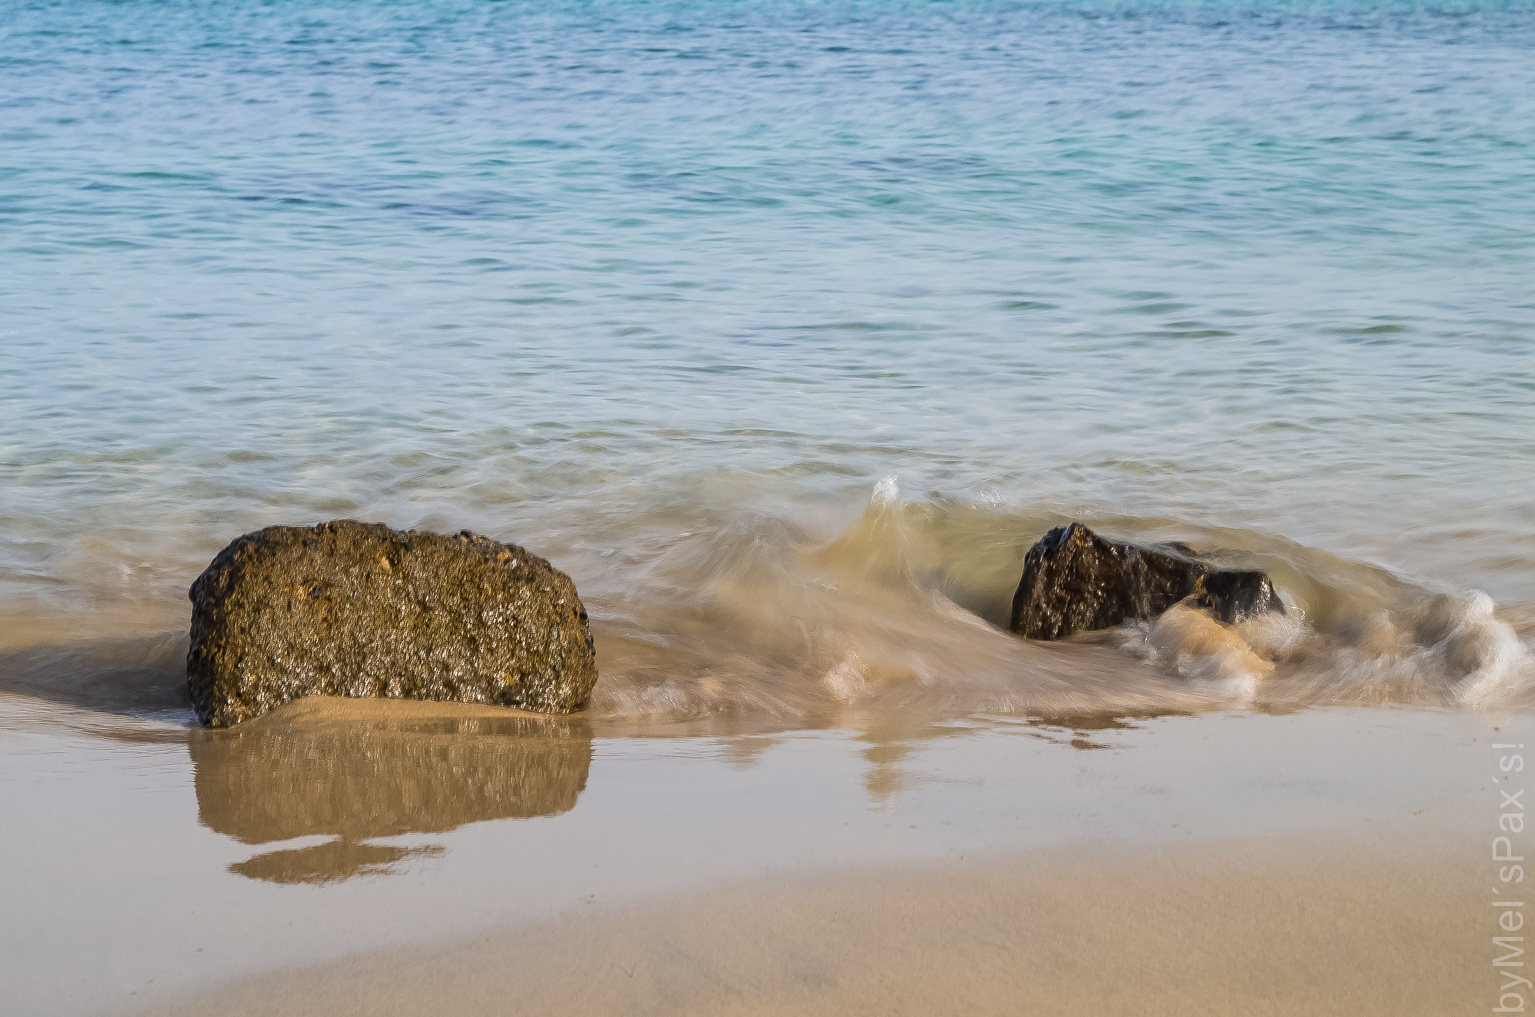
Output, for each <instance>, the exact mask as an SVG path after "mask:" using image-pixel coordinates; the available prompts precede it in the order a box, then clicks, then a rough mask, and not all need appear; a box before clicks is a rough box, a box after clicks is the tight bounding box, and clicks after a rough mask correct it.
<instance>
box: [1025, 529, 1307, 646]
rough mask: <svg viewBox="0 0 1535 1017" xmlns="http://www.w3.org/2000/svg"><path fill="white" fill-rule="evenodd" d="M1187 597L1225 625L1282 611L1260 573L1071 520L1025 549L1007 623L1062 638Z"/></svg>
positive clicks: (1031, 634)
mask: <svg viewBox="0 0 1535 1017" xmlns="http://www.w3.org/2000/svg"><path fill="white" fill-rule="evenodd" d="M1186 597H1194V598H1196V603H1197V604H1198V605H1199V606H1201V607H1207V608H1209V609H1210V610H1211V612H1212V613H1213V614H1214V615H1215V616H1216V617H1218V618H1220V619H1221V620H1222V621H1225V622H1228V623H1229V622H1233V621H1239V620H1241V619H1242V618H1245V617H1247V616H1248V615H1250V614H1254V613H1256V612H1259V611H1280V612H1283V611H1284V606H1283V604H1281V603H1280V600H1279V596H1278V594H1276V593H1275V592H1274V587H1273V584H1272V583H1271V582H1269V578H1268V576H1266V575H1264V574H1263V573H1262V572H1256V571H1236V570H1229V569H1211V568H1209V567H1208V566H1206V565H1205V564H1203V563H1201V562H1200V561H1199V560H1198V559H1197V558H1195V557H1194V554H1193V552H1192V551H1191V550H1190V549H1189V548H1187V547H1185V546H1183V545H1179V544H1169V545H1163V546H1162V547H1159V548H1150V547H1140V546H1137V545H1135V544H1126V543H1122V542H1120V541H1117V540H1106V539H1104V538H1103V537H1100V536H1098V535H1097V534H1096V533H1094V532H1093V531H1092V530H1090V529H1088V528H1087V527H1085V526H1083V525H1082V524H1081V523H1072V524H1071V525H1070V526H1057V527H1056V528H1055V529H1053V530H1051V531H1050V532H1049V533H1047V534H1045V535H1044V536H1043V537H1041V538H1040V540H1039V542H1038V543H1037V544H1035V545H1034V546H1033V547H1031V548H1029V553H1028V555H1027V556H1026V557H1025V558H1024V563H1023V580H1022V581H1021V582H1020V583H1019V584H1018V592H1017V593H1016V594H1015V595H1014V596H1013V614H1012V621H1011V624H1010V626H1009V627H1010V628H1011V629H1012V631H1014V632H1017V633H1020V634H1022V635H1024V636H1027V637H1028V638H1030V639H1062V638H1064V637H1066V636H1069V635H1071V634H1072V633H1073V632H1082V631H1085V630H1089V629H1102V628H1108V627H1109V626H1111V625H1118V624H1119V623H1120V622H1122V621H1124V620H1125V619H1126V618H1143V619H1144V618H1155V617H1156V616H1157V615H1159V614H1161V613H1162V612H1163V611H1166V610H1167V609H1168V608H1170V607H1172V606H1173V605H1174V604H1176V603H1178V602H1179V601H1181V600H1183V599H1184V598H1186Z"/></svg>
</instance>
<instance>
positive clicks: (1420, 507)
mask: <svg viewBox="0 0 1535 1017" xmlns="http://www.w3.org/2000/svg"><path fill="white" fill-rule="evenodd" d="M1532 53H1535V6H1532V5H1531V4H1529V3H1525V2H1492V0H1486V2H1481V0H1448V2H1444V3H1432V4H1431V3H1391V2H1386V3H1350V2H1334V3H1328V2H1324V3H1316V4H1305V3H1281V2H1256V3H1251V2H1234V0H1233V2H1211V3H1176V2H1153V0H1129V2H1120V3H1108V2H1104V3H1096V2H1071V0H1061V2H1030V3H1000V2H977V0H956V2H934V3H918V2H894V0H892V2H852V0H828V2H820V3H788V2H776V0H750V2H746V0H742V2H691V3H688V2H654V3H651V2H623V0H615V2H590V3H576V2H538V3H532V2H526V3H524V2H501V3H497V2H484V0H474V2H469V0H464V2H456V0H431V2H417V3H410V4H392V3H381V2H363V0H357V2H336V3H312V2H287V3H255V2H236V0H229V2H221V3H218V4H207V3H191V2H183V3H157V4H119V3H105V2H101V3H97V2H89V0H80V2H71V3H41V2H24V0H17V2H14V3H10V4H6V5H5V6H4V8H3V9H0V627H3V628H4V629H5V635H4V639H3V643H4V646H5V647H6V648H7V649H6V651H5V652H6V658H5V662H4V666H3V668H0V670H3V671H4V672H5V676H6V677H5V679H4V680H5V681H6V683H7V687H8V688H10V689H11V690H13V691H22V692H27V693H29V694H31V695H33V696H39V697H41V698H42V699H43V700H44V701H56V702H71V703H85V704H95V705H96V706H106V707H108V708H110V709H121V710H127V711H129V712H135V711H136V712H139V713H144V714H150V715H157V716H164V717H168V718H180V721H181V722H186V721H189V720H190V714H189V713H188V712H187V711H186V706H185V698H184V693H183V692H182V691H181V689H180V683H181V677H180V674H181V672H180V667H181V663H180V660H181V655H182V654H183V653H184V652H185V641H184V639H185V630H186V617H187V613H188V607H187V604H186V601H185V590H186V587H187V585H188V584H189V583H190V581H191V580H192V579H193V578H194V577H195V576H196V575H197V573H198V572H199V571H200V570H201V568H202V567H203V566H204V565H205V564H206V563H207V561H208V560H209V559H210V558H211V557H212V555H213V554H214V553H216V552H217V550H218V549H219V548H220V547H222V546H223V545H224V544H225V543H227V542H228V541H229V540H230V539H232V538H233V537H235V536H238V535H239V534H241V533H243V532H246V531H248V530H251V529H255V528H257V527H260V526H263V525H268V524H273V523H293V524H301V523H311V522H316V521H320V520H324V519H329V518H336V517H352V518H361V519H369V520H377V521H382V522H387V523H389V524H391V525H394V526H399V527H418V528H426V529H434V530H458V529H461V528H465V527H468V528H473V529H476V530H479V531H482V532H485V533H487V534H490V535H492V536H495V537H497V538H500V539H504V540H509V541H515V542H517V543H520V544H523V545H525V546H527V547H528V548H530V549H532V550H534V551H535V552H537V553H539V554H543V555H545V556H547V557H549V558H550V559H551V560H552V561H553V562H554V564H556V565H557V566H558V567H560V568H562V569H564V570H566V571H567V572H569V573H570V574H571V575H572V576H573V578H574V579H575V580H576V582H577V584H578V587H579V589H580V591H581V593H582V596H583V599H584V601H585V603H586V606H587V608H588V610H589V611H590V613H591V616H592V618H593V620H594V627H595V633H596V637H597V643H598V649H599V655H600V656H599V662H600V664H601V667H602V673H603V680H602V682H601V683H600V684H599V686H598V693H597V696H596V699H595V701H594V710H595V711H596V713H597V715H599V716H606V717H609V718H615V719H632V720H636V721H638V722H645V721H646V719H647V718H671V719H679V718H681V719H689V720H699V719H709V718H715V719H718V718H735V722H739V723H747V722H748V721H749V720H750V719H751V718H756V719H757V720H766V721H767V722H769V723H773V724H787V725H790V726H796V725H806V724H812V725H820V724H834V723H837V718H838V717H839V716H843V715H844V714H845V713H846V711H848V710H856V709H861V708H866V707H870V706H882V707H888V708H890V709H896V710H906V709H910V710H922V709H929V710H937V711H939V712H948V713H954V712H959V713H970V712H974V711H978V710H980V711H992V712H995V713H1003V714H1006V713H1025V714H1026V713H1029V712H1031V711H1046V712H1049V711H1094V710H1107V711H1124V710H1145V711H1152V712H1155V711H1159V710H1168V709H1179V710H1186V709H1202V708H1206V707H1231V706H1237V707H1246V706H1265V705H1269V706H1275V707H1282V706H1287V705H1293V704H1296V703H1301V704H1305V703H1315V702H1348V703H1374V702H1417V703H1429V704H1436V705H1438V704H1446V705H1448V704H1470V705H1477V704H1488V703H1493V704H1517V703H1520V702H1524V701H1526V700H1527V699H1528V698H1529V695H1530V692H1529V690H1530V688H1531V686H1532V685H1535V664H1532V656H1531V654H1532V651H1531V644H1530V642H1529V640H1530V639H1531V638H1532V636H1535V59H1532V57H1531V54H1532ZM1071 519H1078V520H1081V521H1083V522H1085V523H1087V524H1089V525H1091V526H1094V527H1095V528H1097V529H1099V530H1100V531H1102V532H1104V533H1105V534H1106V535H1109V536H1114V537H1121V538H1129V539H1146V540H1167V539H1177V540H1184V541H1187V542H1189V543H1190V544H1192V545H1193V546H1195V547H1196V548H1198V549H1199V550H1200V551H1202V552H1205V553H1208V554H1212V555H1215V556H1216V557H1223V558H1224V559H1225V560H1229V561H1231V562H1233V563H1239V564H1244V565H1249V566H1254V567H1262V568H1265V569H1267V570H1268V571H1270V573H1271V574H1272V575H1273V576H1274V577H1275V580H1276V583H1277V585H1278V586H1279V588H1280V590H1281V594H1282V596H1283V597H1284V598H1285V600H1286V604H1287V609H1288V610H1287V612H1286V614H1285V616H1284V617H1283V618H1282V619H1280V618H1268V619H1259V620H1257V621H1254V622H1251V623H1247V624H1245V625H1242V626H1236V627H1229V626H1221V625H1219V623H1217V622H1215V621H1213V620H1211V619H1209V618H1207V617H1205V616H1202V615H1198V614H1197V613H1195V612H1190V611H1187V610H1183V609H1180V610H1179V611H1178V612H1174V613H1173V614H1172V615H1169V616H1168V617H1167V618H1164V619H1162V620H1160V621H1158V622H1155V623H1146V624H1142V625H1130V626H1126V627H1124V628H1122V629H1118V630H1113V631H1110V632H1108V633H1103V634H1100V635H1098V636H1095V637H1092V638H1088V639H1085V640H1079V641H1075V642H1069V643H1066V644H1062V645H1059V646H1038V645H1030V644H1026V643H1025V642H1024V641H1022V640H1019V639H1017V638H1015V637H1013V636H1011V635H1009V634H1007V633H1006V632H1005V631H1003V625H1004V624H1005V621H1006V609H1007V603H1008V601H1009V599H1010V597H1011V594H1012V590H1013V588H1014V586H1016V584H1017V582H1018V577H1019V573H1020V571H1021V567H1022V565H1021V563H1022V556H1023V553H1024V551H1025V550H1026V549H1027V547H1028V546H1029V545H1030V544H1031V543H1032V542H1033V541H1034V540H1036V539H1038V537H1039V536H1040V535H1042V534H1043V533H1044V531H1045V530H1046V529H1048V528H1049V527H1050V526H1053V525H1057V524H1060V523H1063V522H1066V521H1069V520H1071Z"/></svg>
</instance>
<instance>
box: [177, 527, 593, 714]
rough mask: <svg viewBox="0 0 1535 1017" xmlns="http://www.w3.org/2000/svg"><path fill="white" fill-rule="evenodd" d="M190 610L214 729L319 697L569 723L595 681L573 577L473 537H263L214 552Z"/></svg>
mask: <svg viewBox="0 0 1535 1017" xmlns="http://www.w3.org/2000/svg"><path fill="white" fill-rule="evenodd" d="M189 596H190V597H191V599H192V632H191V648H190V650H189V651H188V653H187V684H188V687H189V689H190V691H191V695H192V705H193V707H194V709H195V710H196V711H197V716H198V719H199V720H201V721H202V722H203V723H204V724H207V725H209V726H212V727H228V726H229V725H231V724H237V723H239V722H240V721H243V720H249V719H251V718H252V717H257V716H260V715H261V714H263V713H265V712H267V711H268V710H271V709H273V708H275V707H278V706H281V705H282V704H284V703H287V702H290V701H292V700H295V699H300V698H302V697H304V696H314V695H326V696H349V697H354V698H358V697H381V698H394V699H425V700H434V701H437V702H462V703H485V704H490V705H497V706H510V707H517V708H520V709H525V710H534V711H538V712H543V713H569V712H571V711H573V710H578V709H580V708H582V707H584V706H585V705H586V702H587V699H588V698H589V697H590V695H591V691H592V686H593V685H594V684H595V683H596V681H597V663H596V654H595V651H594V648H593V644H592V637H591V627H590V624H589V623H588V621H587V616H586V609H585V608H584V607H583V606H582V604H581V600H580V598H579V597H577V596H576V587H575V584H574V583H572V582H571V580H570V577H569V576H567V575H565V574H564V573H563V572H561V571H559V570H558V569H556V568H554V567H553V566H552V565H550V564H549V563H548V562H547V561H545V560H544V559H542V558H540V557H538V556H537V555H534V554H530V553H528V552H527V551H526V550H524V549H523V548H520V547H517V546H516V545H513V544H503V543H501V542H499V541H496V540H492V539H490V538H488V537H482V536H479V535H477V534H473V533H470V532H469V531H468V530H465V531H463V532H462V533H459V534H457V535H455V536H443V535H440V534H435V533H419V532H415V531H404V532H401V531H396V530H391V529H390V528H389V527H387V526H383V525H379V524H377V523H359V522H353V521H351V520H341V521H337V522H329V523H321V524H320V525H318V526H311V527H299V526H269V527H267V528H266V529H264V530H257V531H256V532H254V533H247V534H246V535H245V536H243V537H240V538H238V539H237V540H235V541H234V542H233V543H231V544H230V545H229V546H228V547H226V548H224V550H222V551H220V552H219V554H218V556H217V557H215V558H214V559H213V563H212V564H210V565H209V566H208V568H207V569H206V570H205V571H204V572H203V574H202V575H201V576H199V577H198V578H197V581H196V582H194V583H193V584H192V588H191V590H190V591H189Z"/></svg>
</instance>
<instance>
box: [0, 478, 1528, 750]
mask: <svg viewBox="0 0 1535 1017" xmlns="http://www.w3.org/2000/svg"><path fill="white" fill-rule="evenodd" d="M706 504H708V502H707V500H694V501H691V502H690V503H688V504H686V505H680V506H679V505H678V504H675V503H674V504H671V505H668V506H665V507H662V508H657V509H654V510H652V511H650V512H648V513H646V512H633V511H631V512H630V513H629V514H628V516H627V521H628V523H629V525H628V526H627V527H626V528H625V530H624V532H623V533H622V535H621V539H620V538H618V537H614V538H610V541H611V543H609V542H604V541H599V540H596V539H593V538H592V537H591V536H589V534H592V533H595V532H598V531H601V530H602V529H603V527H602V526H599V525H597V524H596V523H595V522H593V521H591V520H587V521H586V525H582V521H581V520H579V519H577V520H572V525H573V527H574V528H575V529H576V530H579V531H580V532H581V533H583V534H587V535H588V536H580V537H576V538H569V539H567V541H566V544H565V546H564V547H563V549H561V550H560V553H558V554H556V555H552V557H554V558H555V560H556V562H557V563H558V564H559V565H560V566H561V567H563V568H565V569H566V570H567V571H569V572H570V573H571V574H572V575H573V576H574V577H575V578H576V580H577V583H578V584H579V586H580V589H581V591H582V597H583V600H584V601H585V602H586V605H587V608H588V611H589V612H590V614H591V616H592V619H593V626H594V632H595V635H596V640H597V647H598V665H599V669H600V672H601V679H600V681H599V682H598V685H597V689H596V692H595V694H594V698H593V702H592V712H593V719H594V720H596V721H598V722H601V723H608V724H613V725H619V726H625V725H628V726H633V727H636V728H645V727H651V726H654V725H655V724H657V723H675V722H687V723H695V724H696V723H706V724H710V725H724V726H728V727H730V728H734V729H742V728H747V727H790V726H797V727H798V726H802V727H820V726H835V725H842V724H857V723H860V722H861V721H862V720H863V719H864V718H865V717H866V716H868V715H872V714H877V713H889V712H900V713H903V714H918V715H925V716H959V715H973V714H985V713H995V714H1022V715H1034V716H1047V717H1048V716H1066V715H1077V716H1080V715H1086V714H1093V715H1103V714H1115V715H1127V714H1137V715H1139V714H1151V713H1166V712H1195V711H1201V710H1212V709H1261V710H1288V709H1295V708H1300V707H1305V706H1311V705H1324V704H1325V705H1377V704H1412V705H1420V706H1433V707H1466V708H1478V709H1481V708H1498V709H1502V708H1525V707H1530V706H1535V638H1532V637H1535V611H1532V610H1530V609H1529V608H1526V607H1520V606H1513V607H1508V606H1504V607H1500V606H1498V605H1496V604H1494V603H1493V601H1492V600H1491V598H1489V597H1488V596H1486V595H1485V594H1482V593H1478V592H1474V591H1472V592H1463V593H1450V592H1445V591H1437V590H1431V589H1428V588H1426V587H1425V586H1424V585H1422V584H1418V583H1414V582H1412V581H1410V580H1408V579H1406V578H1404V577H1402V576H1399V575H1397V574H1395V573H1393V572H1391V571H1389V570H1387V569H1384V568H1381V567H1378V566H1374V565H1369V564H1365V563H1360V562H1355V561H1350V560H1347V559H1343V558H1340V557H1337V556H1335V555H1331V554H1328V553H1327V552H1324V551H1320V550H1317V549H1315V548H1309V547H1305V546H1302V545H1300V544H1296V543H1294V542H1292V541H1288V540H1285V539H1283V538H1279V537H1274V536H1269V535H1265V534H1262V533H1256V532H1252V531H1246V530H1230V529H1222V530H1217V529H1211V528H1201V527H1198V526H1194V525H1189V524H1183V523H1179V522H1176V521H1169V520H1157V519H1149V520H1148V519H1137V518H1134V517H1114V516H1105V515H1101V514H1100V515H1097V516H1093V515H1088V516H1084V517H1082V521H1083V522H1085V523H1087V524H1088V525H1090V526H1092V527H1093V528H1094V529H1095V530H1098V531H1100V532H1103V533H1104V534H1105V535H1107V536H1111V537H1115V538H1122V539H1131V540H1140V541H1165V540H1181V541H1184V542H1186V543H1188V544H1190V545H1192V546H1193V547H1194V548H1195V549H1196V550H1197V551H1198V552H1199V553H1200V554H1201V555H1203V556H1205V557H1207V558H1209V559H1210V560H1212V561H1213V562H1216V563H1220V564H1221V565H1225V566H1236V567H1249V568H1261V569H1264V570H1265V571H1267V572H1268V573H1269V575H1270V576H1271V577H1272V578H1273V580H1274V583H1275V585H1276V587H1277V588H1278V590H1279V592H1280V596H1281V598H1282V599H1283V600H1284V603H1285V606H1286V613H1285V614H1284V615H1277V614H1274V615H1264V616H1258V617H1253V618H1249V619H1247V620H1245V621H1242V622H1240V623H1238V624H1233V625H1228V624H1223V623H1222V622H1220V621H1218V620H1216V619H1215V618H1213V617H1211V616H1210V614H1209V613H1208V612H1206V611H1203V610H1200V609H1198V608H1196V607H1192V606H1188V605H1187V604H1180V605H1178V606H1175V607H1174V608H1173V609H1171V610H1169V611H1168V612H1166V613H1165V614H1164V615H1162V616H1161V617H1160V618H1157V619H1155V620H1153V621H1137V622H1128V623H1126V624H1124V625H1122V626H1119V627H1117V628H1113V629H1108V630H1104V631H1100V632H1092V633H1084V634H1080V635H1078V636H1075V637H1072V638H1070V639H1067V640H1062V641H1059V642H1050V643H1043V642H1034V641H1028V640H1024V639H1021V638H1019V637H1016V636H1014V635H1012V634H1010V633H1008V632H1007V631H1006V630H1005V625H1006V621H1007V615H1008V609H1009V606H1010V603H1011V599H1012V596H1013V592H1014V589H1015V588H1016V586H1017V583H1018V579H1019V577H1020V575H1021V573H1022V569H1023V558H1024V554H1025V552H1026V551H1027V550H1028V548H1029V546H1030V545H1031V544H1032V543H1033V542H1034V541H1035V540H1037V539H1038V538H1039V536H1040V535H1041V534H1043V533H1044V532H1045V531H1046V530H1047V529H1049V528H1050V527H1052V526H1055V525H1059V524H1061V523H1063V522H1066V521H1068V520H1067V517H1066V516H1064V515H1061V514H1059V513H1057V512H1054V511H1048V510H1043V509H1034V508H1028V507H1024V508H1019V507H1014V506H1008V505H1002V504H990V503H984V502H973V501H966V502H962V501H951V500H945V499H942V498H932V497H930V498H927V499H924V500H908V499H904V498H903V497H902V496H901V493H900V489H899V486H898V483H897V481H896V479H895V478H893V477H891V478H886V479H885V480H883V481H881V482H880V483H879V484H878V485H877V486H876V487H875V488H874V490H873V492H872V495H871V496H870V497H869V498H868V501H867V504H866V506H865V507H864V508H863V509H862V511H861V513H858V514H857V515H856V518H855V519H853V521H852V522H851V525H840V524H837V523H835V522H830V521H829V517H827V518H815V517H813V516H810V515H805V514H803V513H799V514H796V513H795V512H791V511H784V512H777V513H774V512H768V511H755V510H750V509H742V508H735V509H731V508H728V507H723V508H722V507H718V505H717V504H716V507H714V508H707V507H704V505H706ZM631 509H632V506H631ZM843 518H844V519H845V518H846V517H845V516H844V517H843ZM529 542H530V543H534V542H533V541H529ZM184 648H185V642H184V636H182V635H181V634H179V633H170V634H165V635H160V636H153V637H147V636H145V637H132V638H121V639H96V640H92V641H87V642H69V643H62V644H60V643H50V644H47V645H32V646H23V647H20V648H13V649H9V650H4V651H0V689H3V690H8V691H11V692H18V693H22V694H25V695H29V696H32V697H35V698H41V699H45V700H51V701H53V702H56V703H61V704H67V705H70V706H76V707H86V708H90V709H96V710H104V711H106V712H111V713H118V714H132V715H138V716H143V717H153V718H159V719H162V720H163V719H175V720H178V721H181V722H184V723H190V722H191V714H190V711H189V710H187V709H186V704H185V693H184V691H183V685H184V683H183V681H182V668H183V657H182V655H183V654H184V652H185V649H184Z"/></svg>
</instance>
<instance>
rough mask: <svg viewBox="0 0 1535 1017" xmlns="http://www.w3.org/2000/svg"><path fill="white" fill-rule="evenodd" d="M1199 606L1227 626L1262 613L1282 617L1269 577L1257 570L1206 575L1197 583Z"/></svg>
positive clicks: (1217, 571) (1224, 571)
mask: <svg viewBox="0 0 1535 1017" xmlns="http://www.w3.org/2000/svg"><path fill="white" fill-rule="evenodd" d="M1196 592H1197V593H1198V599H1197V600H1196V601H1195V602H1196V603H1197V604H1198V605H1199V606H1200V607H1207V608H1209V609H1210V613H1211V614H1213V615H1215V617H1217V618H1219V619H1220V620H1221V621H1223V622H1225V623H1226V624H1227V625H1230V624H1232V623H1234V622H1239V621H1241V620H1243V619H1244V618H1248V617H1251V616H1252V615H1255V614H1262V613H1263V612H1265V611H1278V612H1279V613H1280V614H1284V603H1283V602H1282V601H1280V599H1279V594H1278V593H1276V592H1274V584H1273V583H1272V582H1270V581H1269V577H1268V576H1267V575H1266V574H1264V573H1262V572H1259V571H1258V570H1257V569H1248V570H1241V569H1217V570H1216V571H1214V572H1206V573H1205V574H1204V575H1203V576H1202V577H1201V578H1200V580H1199V589H1198V591H1196Z"/></svg>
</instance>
